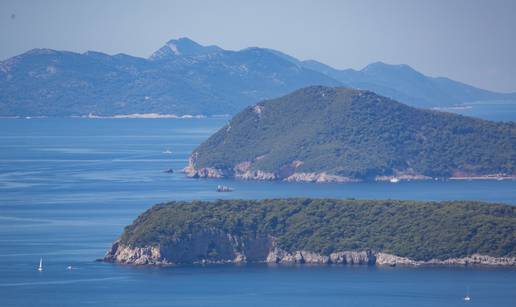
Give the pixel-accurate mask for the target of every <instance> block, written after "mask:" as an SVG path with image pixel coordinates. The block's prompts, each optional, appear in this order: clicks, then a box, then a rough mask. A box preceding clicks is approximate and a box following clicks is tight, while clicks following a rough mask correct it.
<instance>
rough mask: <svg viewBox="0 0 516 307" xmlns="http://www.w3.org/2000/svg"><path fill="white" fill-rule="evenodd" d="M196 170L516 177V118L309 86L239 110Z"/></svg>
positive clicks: (198, 153) (201, 152) (199, 152)
mask: <svg viewBox="0 0 516 307" xmlns="http://www.w3.org/2000/svg"><path fill="white" fill-rule="evenodd" d="M194 153H195V155H194V157H195V162H194V163H195V167H196V168H202V167H215V168H219V169H225V170H232V169H233V167H234V166H235V165H236V164H238V163H240V162H243V161H251V162H252V168H253V169H255V170H258V169H259V170H264V171H270V172H274V173H276V174H280V177H281V173H282V172H283V171H284V170H285V169H288V166H289V165H291V163H292V162H293V161H296V160H299V161H302V162H303V164H302V165H301V166H300V167H299V168H297V169H296V172H323V171H326V172H328V173H331V174H336V175H341V176H348V177H355V178H360V179H371V178H374V176H377V175H392V174H393V173H394V172H395V171H409V172H413V173H416V174H423V175H427V176H431V177H450V176H452V175H454V174H455V175H457V174H459V175H460V174H462V175H482V174H496V173H504V174H510V175H513V174H516V123H514V122H511V123H496V122H491V121H486V120H480V119H475V118H470V117H465V116H461V115H455V114H450V113H444V112H438V111H429V110H422V109H416V108H413V107H409V106H406V105H403V104H401V103H398V102H396V101H393V100H391V99H389V98H385V97H382V96H378V95H376V94H374V93H372V92H368V91H361V90H355V89H347V88H329V87H323V86H313V87H307V88H304V89H301V90H298V91H295V92H293V93H291V94H289V95H287V96H284V97H280V98H277V99H274V100H269V101H265V102H262V103H259V104H258V105H257V106H256V107H249V108H247V109H245V110H244V111H242V112H241V113H239V114H238V115H236V116H235V117H234V118H233V120H232V121H231V122H230V123H229V125H227V126H225V127H223V128H222V129H221V130H219V131H218V132H217V133H215V134H214V135H213V136H211V137H210V138H209V139H208V140H207V141H205V142H204V143H202V144H201V145H200V146H199V147H198V148H197V149H195V150H194Z"/></svg>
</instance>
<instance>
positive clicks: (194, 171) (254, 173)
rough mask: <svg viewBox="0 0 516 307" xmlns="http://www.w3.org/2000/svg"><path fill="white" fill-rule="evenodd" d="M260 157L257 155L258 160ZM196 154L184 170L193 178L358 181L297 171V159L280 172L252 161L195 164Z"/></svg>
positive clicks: (319, 181) (325, 181) (299, 164)
mask: <svg viewBox="0 0 516 307" xmlns="http://www.w3.org/2000/svg"><path fill="white" fill-rule="evenodd" d="M258 158H259V157H257V160H258ZM195 159H196V154H195V153H194V154H193V155H192V156H191V157H190V159H189V160H188V166H186V167H185V168H184V169H183V172H184V173H185V174H186V175H187V176H188V177H191V178H235V179H240V180H264V181H271V180H283V181H290V182H317V183H332V182H333V183H337V182H338V183H343V182H356V181H358V180H357V179H353V178H349V177H344V176H338V175H332V174H328V173H326V172H320V173H304V172H296V169H297V168H298V167H300V166H301V165H302V164H303V162H302V161H299V160H295V161H293V162H292V163H290V164H289V165H286V166H284V167H282V168H281V169H280V170H279V172H278V173H274V172H268V171H263V170H255V169H253V168H252V166H253V164H252V162H250V161H243V162H240V163H238V164H236V165H235V166H234V167H233V168H232V169H219V168H213V167H201V168H196V166H195Z"/></svg>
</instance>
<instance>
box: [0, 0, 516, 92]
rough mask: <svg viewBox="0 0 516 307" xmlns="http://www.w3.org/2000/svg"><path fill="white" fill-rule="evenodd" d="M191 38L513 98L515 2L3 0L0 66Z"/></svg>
mask: <svg viewBox="0 0 516 307" xmlns="http://www.w3.org/2000/svg"><path fill="white" fill-rule="evenodd" d="M183 36H187V37H189V38H191V39H193V40H195V41H197V42H199V43H202V44H216V45H219V46H220V47H222V48H225V49H232V50H234V49H241V48H245V47H249V46H259V47H268V48H273V49H278V50H281V51H283V52H286V53H288V54H291V55H294V56H296V57H298V58H300V59H310V58H311V59H316V60H319V61H321V62H324V63H327V64H330V65H332V66H334V67H336V68H355V69H361V68H363V67H364V66H365V65H367V64H369V63H371V62H375V61H384V62H387V63H392V64H399V63H405V64H409V65H411V66H412V67H414V68H415V69H417V70H419V71H421V72H423V73H425V74H427V75H431V76H447V77H450V78H452V79H455V80H459V81H463V82H466V83H469V84H472V85H475V86H479V87H482V88H486V89H490V90H497V91H506V92H508V91H516V0H500V1H494V0H491V1H487V0H485V1H484V0H478V1H474V0H463V1H458V0H457V1H455V0H444V1H437V0H426V1H423V0H421V1H416V0H412V1H409V0H407V1H383V0H378V1H363V0H361V1H330V0H328V1H324V0H319V1H279V0H276V1H265V0H255V1H242V0H240V1H209V0H206V1H150V0H149V1H129V0H127V1H92V0H87V1H24V0H12V1H11V0H0V59H2V60H3V59H6V58H9V57H11V56H14V55H17V54H19V53H22V52H25V51H27V50H29V49H32V48H42V47H45V48H52V49H59V50H72V51H78V52H84V51H86V50H97V51H102V52H106V53H109V54H115V53H120V52H122V53H127V54H130V55H136V56H141V57H147V56H149V55H150V54H151V53H152V52H153V51H155V50H157V49H158V48H160V47H161V45H163V44H164V43H165V42H166V41H168V40H169V39H171V38H178V37H183Z"/></svg>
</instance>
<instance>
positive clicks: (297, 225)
mask: <svg viewBox="0 0 516 307" xmlns="http://www.w3.org/2000/svg"><path fill="white" fill-rule="evenodd" d="M213 228H215V229H219V230H223V231H225V232H227V233H230V234H233V235H239V236H248V237H255V236H263V235H271V236H274V237H276V238H277V239H278V242H279V244H280V246H281V247H282V248H284V249H286V250H289V251H295V250H311V251H316V252H320V253H324V254H329V253H331V252H333V251H346V250H364V249H371V250H374V251H383V252H387V253H392V254H396V255H400V256H405V257H410V258H413V259H417V260H428V259H432V258H438V259H446V258H450V257H461V256H466V255H471V254H473V253H480V254H486V255H492V256H516V207H513V206H509V205H498V204H485V203H479V202H465V201H453V202H440V203H437V202H413V201H390V200H388V201H367V200H334V199H301V198H292V199H270V200H261V201H255V200H253V201H251V200H219V201H215V202H205V201H194V202H191V203H188V202H172V203H168V204H161V205H156V206H154V207H152V208H151V209H149V210H147V211H146V212H145V213H144V214H142V215H141V216H140V217H138V218H137V219H136V220H135V221H134V222H133V224H132V225H130V226H128V227H126V229H125V231H124V233H123V235H122V237H121V242H122V243H124V244H128V245H131V246H147V245H156V244H165V245H166V243H167V242H169V241H171V240H175V239H178V238H182V237H185V236H188V235H191V234H193V233H196V232H198V231H202V230H206V229H213Z"/></svg>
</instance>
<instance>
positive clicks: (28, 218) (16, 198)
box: [0, 119, 516, 307]
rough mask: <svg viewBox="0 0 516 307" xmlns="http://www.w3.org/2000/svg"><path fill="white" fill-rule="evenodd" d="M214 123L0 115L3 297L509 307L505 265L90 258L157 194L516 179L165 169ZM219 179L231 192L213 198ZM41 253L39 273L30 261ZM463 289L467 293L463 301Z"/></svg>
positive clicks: (452, 192)
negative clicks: (314, 178) (315, 177)
mask: <svg viewBox="0 0 516 307" xmlns="http://www.w3.org/2000/svg"><path fill="white" fill-rule="evenodd" d="M225 122H226V120H223V119H203V120H195V119H192V120H174V119H159V120H145V119H117V120H114V119H113V120H109V119H105V120H100V119H97V120H88V119H31V120H22V119H16V120H14V119H13V120H6V119H4V120H0V306H2V307H3V306H52V307H53V306H149V307H152V306H312V307H313V306H462V305H471V306H516V269H510V268H504V269H502V268H479V267H475V268H463V267H434V268H376V267H366V266H308V265H305V266H269V265H242V266H236V265H211V266H180V267H171V268H160V269H158V268H135V267H129V266H121V265H114V264H106V263H99V262H94V260H95V259H97V258H101V257H102V256H103V255H104V253H105V252H106V250H107V249H108V248H109V246H110V244H111V242H112V241H113V240H115V239H116V238H117V236H118V235H120V233H121V232H122V230H123V228H124V226H126V225H127V224H129V223H131V222H132V220H133V219H134V218H135V217H137V216H138V214H140V213H142V212H143V211H144V210H145V209H147V208H149V207H150V206H152V205H153V204H155V203H158V202H164V201H168V200H191V199H216V198H272V197H286V196H311V197H337V198H361V199H364V198H368V199H372V198H375V199H383V198H392V199H420V200H446V199H476V200H484V201H489V202H504V203H510V204H516V182H514V181H436V182H402V183H399V184H390V183H356V184H296V183H278V182H242V181H229V180H203V179H188V178H185V177H184V176H183V175H182V174H181V173H179V172H176V173H174V174H168V173H164V172H163V171H164V170H166V169H169V168H173V169H175V170H179V169H181V168H182V167H184V166H185V165H186V162H187V157H188V154H189V153H190V152H191V150H192V149H193V148H194V147H195V146H196V145H198V144H199V143H200V142H202V141H203V140H205V139H206V138H207V137H208V136H209V135H210V134H211V133H213V132H214V131H216V130H217V129H218V128H220V127H221V126H222V125H224V123H225ZM167 150H170V151H171V152H172V153H171V154H169V153H165V151H167ZM217 184H225V185H229V186H231V187H233V188H235V191H234V192H232V193H217V192H215V187H216V186H217ZM40 257H43V261H44V271H43V272H38V271H37V270H36V267H37V265H38V262H39V259H40ZM69 265H72V266H73V267H74V268H75V269H73V270H67V266H69ZM468 288H469V293H470V295H471V296H472V298H473V299H472V301H470V302H469V303H466V302H464V301H463V300H462V298H463V296H464V295H465V294H466V291H468V290H467V289H468Z"/></svg>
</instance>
